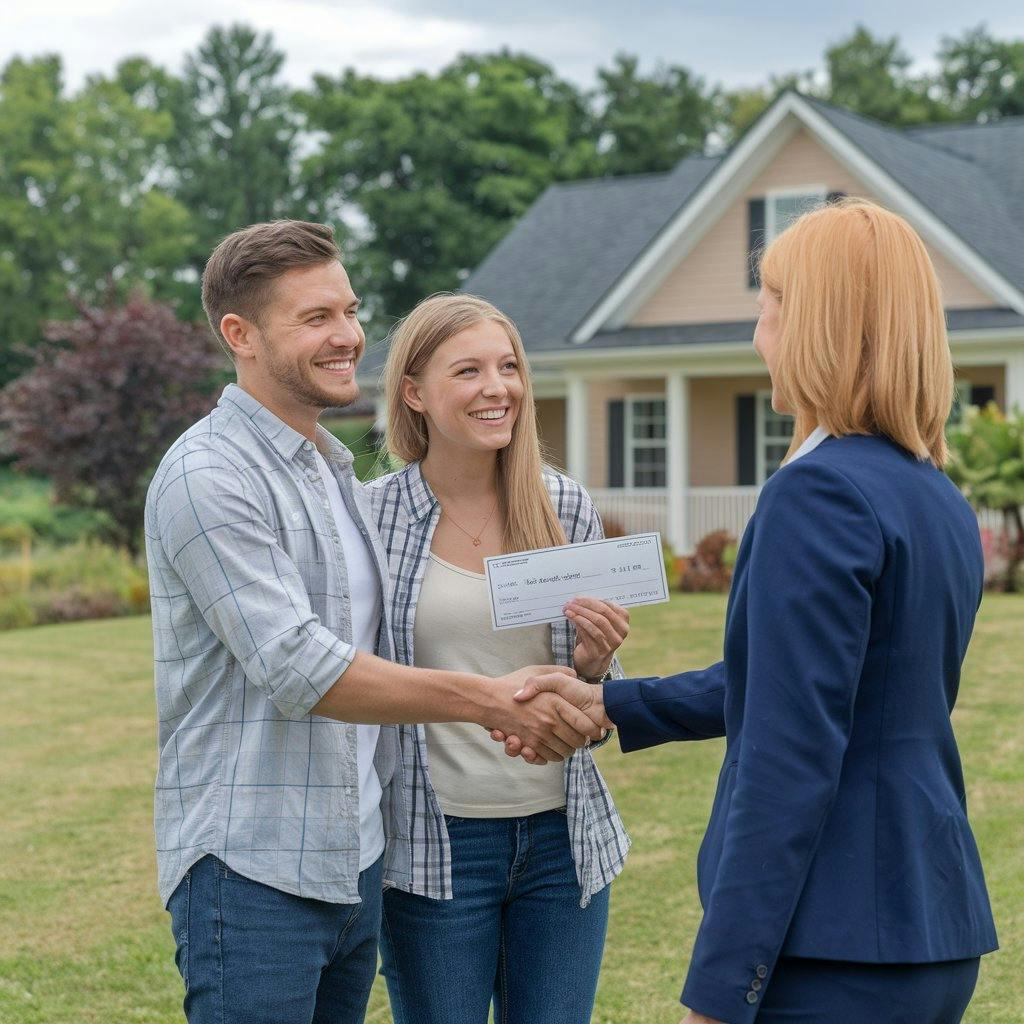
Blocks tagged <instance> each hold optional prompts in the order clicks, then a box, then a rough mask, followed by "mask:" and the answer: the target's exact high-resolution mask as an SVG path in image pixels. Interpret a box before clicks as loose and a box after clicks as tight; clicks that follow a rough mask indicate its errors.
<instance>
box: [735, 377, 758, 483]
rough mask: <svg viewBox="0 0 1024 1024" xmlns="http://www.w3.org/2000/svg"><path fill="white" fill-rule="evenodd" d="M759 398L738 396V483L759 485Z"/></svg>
mask: <svg viewBox="0 0 1024 1024" xmlns="http://www.w3.org/2000/svg"><path fill="white" fill-rule="evenodd" d="M756 446H757V396H756V395H737V396H736V483H737V484H738V485H739V486H740V487H751V486H753V485H754V484H756V483H757V451H756V450H755V449H756Z"/></svg>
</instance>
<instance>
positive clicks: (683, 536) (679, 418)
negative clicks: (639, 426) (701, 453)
mask: <svg viewBox="0 0 1024 1024" xmlns="http://www.w3.org/2000/svg"><path fill="white" fill-rule="evenodd" d="M665 412H666V419H667V421H668V422H667V424H666V434H667V438H666V440H667V446H666V447H667V451H666V461H667V466H668V472H667V474H666V481H665V483H666V487H667V490H668V536H667V537H665V540H667V541H668V543H669V546H670V547H671V548H672V550H673V551H674V552H675V553H676V554H677V555H684V554H688V553H689V551H690V548H691V546H692V545H691V543H690V537H689V535H688V524H687V522H686V504H687V492H688V491H689V487H690V429H689V428H690V381H689V378H688V377H687V376H686V374H685V373H682V372H680V371H676V372H674V373H670V374H668V375H667V376H666V378H665Z"/></svg>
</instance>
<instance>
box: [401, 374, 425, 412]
mask: <svg viewBox="0 0 1024 1024" xmlns="http://www.w3.org/2000/svg"><path fill="white" fill-rule="evenodd" d="M401 393H402V401H403V402H405V404H406V405H407V406H409V408H410V409H412V411H413V412H423V411H424V408H425V406H424V405H423V401H422V399H421V398H420V388H419V385H418V384H417V383H416V381H415V380H413V378H412V377H409V376H405V377H403V378H402V388H401Z"/></svg>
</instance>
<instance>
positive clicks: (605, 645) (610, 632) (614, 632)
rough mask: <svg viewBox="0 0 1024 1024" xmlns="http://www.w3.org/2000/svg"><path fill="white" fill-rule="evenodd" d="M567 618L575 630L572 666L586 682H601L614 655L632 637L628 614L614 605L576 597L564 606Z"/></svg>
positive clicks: (609, 602)
mask: <svg viewBox="0 0 1024 1024" xmlns="http://www.w3.org/2000/svg"><path fill="white" fill-rule="evenodd" d="M564 611H565V617H566V618H567V619H568V620H569V621H570V622H571V623H572V624H573V625H574V626H575V627H576V649H575V650H574V651H573V663H574V665H575V666H576V671H577V672H578V673H579V674H580V675H581V676H583V677H584V678H586V679H600V678H602V677H603V676H604V674H605V672H607V671H608V666H609V665H611V663H612V658H614V657H615V652H616V651H617V650H618V649H619V648H620V647H621V646H622V642H623V641H624V640H625V639H626V637H627V636H629V612H628V611H627V610H626V609H625V608H620V607H619V606H618V605H617V604H612V602H611V601H599V600H597V598H595V597H576V598H573V600H571V601H570V602H569V603H568V604H567V605H566V606H565V609H564Z"/></svg>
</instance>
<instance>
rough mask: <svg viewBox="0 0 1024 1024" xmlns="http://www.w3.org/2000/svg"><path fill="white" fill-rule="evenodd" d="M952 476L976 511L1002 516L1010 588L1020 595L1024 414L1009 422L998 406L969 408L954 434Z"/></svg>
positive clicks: (1023, 540)
mask: <svg viewBox="0 0 1024 1024" xmlns="http://www.w3.org/2000/svg"><path fill="white" fill-rule="evenodd" d="M949 442H950V463H949V467H948V472H949V475H950V477H951V478H952V480H953V481H954V483H956V484H957V485H958V486H959V487H960V489H961V490H962V491H963V493H964V496H965V497H966V498H967V500H968V501H969V502H970V503H971V505H973V506H974V508H976V509H990V510H992V511H994V512H1001V513H1002V515H1003V520H1004V523H1005V531H1006V541H1007V567H1006V577H1005V580H1004V588H1005V589H1006V590H1007V591H1015V590H1017V589H1018V587H1019V584H1020V580H1019V567H1020V565H1021V563H1022V562H1024V519H1022V516H1021V508H1022V507H1024V414H1022V413H1021V411H1020V410H1019V409H1017V410H1015V411H1014V413H1013V414H1011V415H1009V416H1007V415H1005V414H1004V413H1002V412H1001V411H1000V410H999V408H998V407H997V406H996V405H995V403H989V405H988V406H986V407H985V408H984V409H978V408H977V407H975V406H969V407H968V408H967V410H966V412H965V414H964V418H963V421H962V422H961V423H960V425H959V426H956V427H953V428H951V429H950V432H949Z"/></svg>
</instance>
